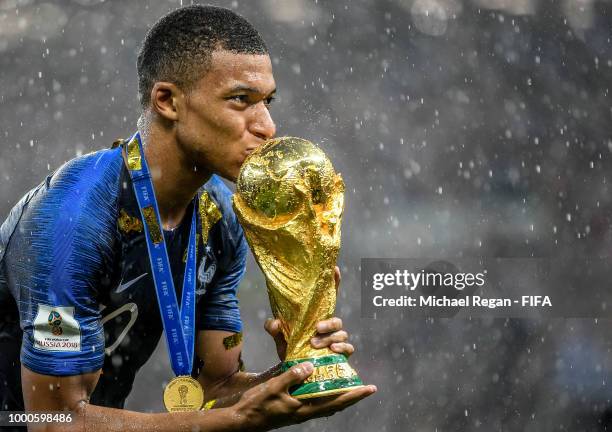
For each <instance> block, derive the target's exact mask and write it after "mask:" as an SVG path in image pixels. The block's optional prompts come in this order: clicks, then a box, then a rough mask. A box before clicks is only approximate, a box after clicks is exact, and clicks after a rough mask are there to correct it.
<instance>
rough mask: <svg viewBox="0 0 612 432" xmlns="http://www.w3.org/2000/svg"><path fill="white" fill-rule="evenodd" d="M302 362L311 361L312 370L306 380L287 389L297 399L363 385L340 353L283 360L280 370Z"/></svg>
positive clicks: (340, 391)
mask: <svg viewBox="0 0 612 432" xmlns="http://www.w3.org/2000/svg"><path fill="white" fill-rule="evenodd" d="M303 362H310V363H312V365H313V366H314V371H313V372H312V375H311V376H310V377H308V379H307V380H306V381H304V382H303V383H302V384H300V385H298V386H296V387H292V388H291V389H290V390H289V394H290V395H291V396H293V397H295V398H297V399H309V398H316V397H322V396H329V395H333V394H337V393H344V392H347V391H350V390H352V389H354V388H357V387H361V386H363V382H362V381H361V378H359V375H357V372H355V370H354V369H353V368H352V367H351V366H349V364H348V362H347V359H346V356H344V355H342V354H331V355H326V356H322V357H311V358H303V359H296V360H289V361H285V362H283V364H282V366H281V370H282V372H285V371H287V370H288V369H289V368H291V367H292V366H294V365H296V364H298V363H303Z"/></svg>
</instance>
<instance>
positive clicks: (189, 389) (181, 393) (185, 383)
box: [164, 375, 204, 412]
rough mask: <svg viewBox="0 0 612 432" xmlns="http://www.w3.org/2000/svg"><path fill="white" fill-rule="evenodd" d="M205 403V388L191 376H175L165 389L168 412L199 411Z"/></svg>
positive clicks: (165, 402)
mask: <svg viewBox="0 0 612 432" xmlns="http://www.w3.org/2000/svg"><path fill="white" fill-rule="evenodd" d="M203 404H204V390H202V386H201V385H200V383H199V382H197V381H196V380H195V379H193V378H192V377H190V376H187V375H183V376H178V377H176V378H173V379H172V381H170V382H169V383H168V385H167V386H166V388H165V389H164V405H165V406H166V409H167V410H168V412H183V411H199V410H200V409H201V408H202V405H203Z"/></svg>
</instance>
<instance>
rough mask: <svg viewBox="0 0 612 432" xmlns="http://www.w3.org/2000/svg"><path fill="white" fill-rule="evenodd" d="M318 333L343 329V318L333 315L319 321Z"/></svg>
mask: <svg viewBox="0 0 612 432" xmlns="http://www.w3.org/2000/svg"><path fill="white" fill-rule="evenodd" d="M316 328H317V333H321V334H323V333H331V332H335V331H338V330H342V320H341V319H340V318H338V317H333V318H330V319H326V320H323V321H319V322H318V323H317V326H316Z"/></svg>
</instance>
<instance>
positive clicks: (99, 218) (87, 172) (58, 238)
mask: <svg viewBox="0 0 612 432" xmlns="http://www.w3.org/2000/svg"><path fill="white" fill-rule="evenodd" d="M203 190H206V191H207V192H208V193H209V195H210V197H211V198H212V199H213V201H214V202H215V203H216V204H217V206H218V207H219V210H220V211H221V213H222V218H221V220H220V221H218V222H217V223H216V224H215V225H213V227H212V229H211V231H210V232H209V239H208V243H207V244H206V245H199V248H198V252H197V254H198V255H197V262H198V272H197V282H196V295H197V297H196V326H197V330H203V329H204V330H225V331H229V332H239V331H241V330H242V321H241V318H240V311H239V307H238V299H237V289H238V284H239V283H240V281H241V279H242V277H243V275H244V272H245V262H246V255H247V243H246V241H245V239H244V234H243V232H242V228H241V226H240V224H239V223H238V220H237V218H236V215H235V214H234V211H233V208H232V201H231V196H232V193H231V191H230V190H229V189H228V188H227V187H226V186H225V184H224V183H223V181H221V179H219V178H218V177H217V176H212V177H211V179H210V180H209V181H208V182H207V183H206V184H205V185H204V186H203V187H202V189H201V191H203ZM121 217H130V218H131V220H132V221H137V219H138V220H139V219H140V215H139V212H138V208H137V204H136V199H135V196H134V192H133V190H132V186H131V180H130V179H129V175H127V170H126V168H125V166H124V164H123V159H122V155H121V148H116V149H109V150H101V151H99V152H95V153H92V154H88V155H85V156H82V157H79V158H76V159H73V160H71V161H69V162H67V163H66V164H65V165H63V166H62V167H61V168H60V169H58V170H57V171H56V172H55V173H53V174H52V175H50V176H49V177H48V178H47V179H46V180H45V181H44V182H43V183H41V184H40V185H39V186H37V187H36V188H34V189H32V190H31V191H30V192H28V193H27V194H26V195H25V196H24V197H23V198H22V200H21V201H20V202H19V203H18V204H17V205H16V206H15V207H14V208H13V210H12V211H11V213H10V214H9V216H8V218H7V219H6V221H5V222H4V224H3V225H2V227H0V301H1V302H2V304H0V307H3V306H4V303H7V304H8V302H4V300H2V299H3V298H4V299H6V298H8V297H12V298H13V299H14V300H15V303H16V305H17V310H18V311H15V315H17V313H18V316H19V321H20V326H21V328H22V330H23V340H22V347H21V361H22V363H23V365H25V366H26V367H27V368H28V369H31V370H33V371H34V372H37V373H41V374H45V375H56V376H65V375H78V374H82V373H87V372H91V371H95V370H99V369H101V368H102V369H103V372H104V376H105V377H108V379H107V380H101V381H100V382H99V384H98V387H100V388H97V389H96V395H97V396H96V397H98V399H97V400H96V403H100V404H102V405H105V406H117V407H120V406H122V404H123V402H124V400H125V397H127V394H129V390H130V389H131V382H132V381H133V378H134V376H135V374H136V372H137V370H138V369H139V368H140V367H141V366H142V365H143V364H144V363H145V362H146V360H147V359H148V358H149V356H150V355H151V353H152V352H153V349H154V348H155V346H156V345H157V341H158V340H159V337H160V335H161V331H162V327H161V317H160V315H159V310H158V307H157V299H156V296H155V290H154V288H153V281H152V278H151V268H150V264H149V262H148V257H147V249H146V244H145V241H144V234H143V233H142V230H140V231H139V230H138V229H133V230H132V229H128V230H127V231H126V230H125V229H123V231H122V229H120V228H121V227H120V224H119V223H118V220H119V219H120V218H121ZM187 219H189V218H187ZM140 222H142V221H140ZM183 225H185V227H183ZM133 226H137V224H136V225H133ZM198 229H201V225H200V226H199V228H198ZM188 231H189V220H187V222H186V223H183V224H181V227H179V228H177V229H176V230H175V231H172V232H170V231H164V237H165V239H166V241H167V242H168V244H167V247H168V253H169V257H170V264H171V267H172V270H173V278H174V282H175V287H176V289H177V290H180V285H181V282H182V273H183V270H184V263H183V262H182V256H183V252H184V250H185V248H186V245H187V238H188ZM7 296H8V297H7ZM177 297H178V298H180V292H177ZM7 307H9V306H7ZM12 307H13V308H14V305H13V306H12ZM54 308H56V309H57V308H64V309H58V311H59V312H61V314H60V315H62V319H63V321H62V326H65V327H64V329H65V332H64V333H63V335H62V336H69V335H70V334H72V335H73V337H72V339H74V338H75V337H74V334H78V339H76V340H78V343H79V349H78V350H62V349H41V347H40V344H38V345H37V343H36V341H35V334H41V333H40V332H41V331H43V332H44V331H46V332H47V334H49V332H50V331H51V329H54V328H53V327H52V318H53V316H50V315H49V311H55V309H54ZM66 308H68V309H66ZM41 311H42V312H44V313H43V314H40V313H39V312H41ZM66 311H68V312H66ZM37 315H38V318H37ZM43 315H44V316H43ZM71 317H73V318H74V321H75V322H76V323H77V325H76V326H75V328H72V327H70V318H71ZM36 323H37V324H36ZM76 327H78V328H76ZM37 329H38V333H37ZM70 332H72V333H70ZM75 332H76V333H75ZM0 337H1V335H0ZM117 355H119V356H121V358H122V361H121V362H117V361H111V357H112V356H117ZM113 376H120V377H121V379H120V380H113V379H111V377H113ZM101 383H102V384H101ZM94 399H95V398H94Z"/></svg>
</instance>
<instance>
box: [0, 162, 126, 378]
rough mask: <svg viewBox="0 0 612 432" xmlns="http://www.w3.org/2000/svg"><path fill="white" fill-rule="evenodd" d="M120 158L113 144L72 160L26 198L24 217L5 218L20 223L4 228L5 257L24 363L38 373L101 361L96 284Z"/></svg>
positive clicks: (109, 235) (109, 238)
mask: <svg viewBox="0 0 612 432" xmlns="http://www.w3.org/2000/svg"><path fill="white" fill-rule="evenodd" d="M120 161H121V156H120V153H118V152H117V151H116V150H113V151H111V150H108V151H102V152H98V153H93V154H91V155H87V156H84V157H82V158H78V159H75V160H73V161H71V162H68V163H67V164H66V165H64V166H63V167H62V168H60V170H58V172H57V173H55V174H54V175H53V176H52V177H50V178H49V179H48V180H47V182H45V183H44V184H43V185H41V187H39V188H38V189H36V191H35V193H33V195H32V196H30V197H29V200H27V202H23V201H22V202H21V203H20V205H22V207H23V208H21V209H20V213H21V217H20V219H19V221H18V222H16V221H15V220H14V218H13V219H10V220H7V222H5V223H9V224H14V226H13V227H8V228H7V227H4V230H5V231H7V230H8V231H11V232H12V235H11V236H10V240H9V241H8V244H7V245H6V251H5V254H4V258H3V259H4V260H5V263H4V264H5V273H6V282H7V283H8V286H9V289H10V291H11V293H12V295H13V297H14V298H15V300H16V303H17V307H18V309H19V318H20V324H21V328H22V330H23V341H22V347H21V362H22V364H23V365H24V366H25V367H27V368H28V369H30V370H32V371H34V372H37V373H40V374H44V375H56V376H65V375H78V374H83V373H87V372H91V371H95V370H98V369H100V368H101V367H102V365H103V361H104V330H103V327H102V325H101V322H100V311H99V306H98V302H97V297H98V295H97V294H98V292H97V290H98V287H99V282H100V280H101V279H102V278H103V277H104V276H105V273H106V270H107V269H106V265H107V263H108V262H109V261H110V259H111V255H112V253H113V252H112V250H113V242H114V240H115V223H116V222H115V221H116V214H115V213H116V208H115V207H116V206H115V204H116V196H117V190H118V177H117V173H118V169H119V168H120ZM4 237H5V238H6V237H7V236H4Z"/></svg>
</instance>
